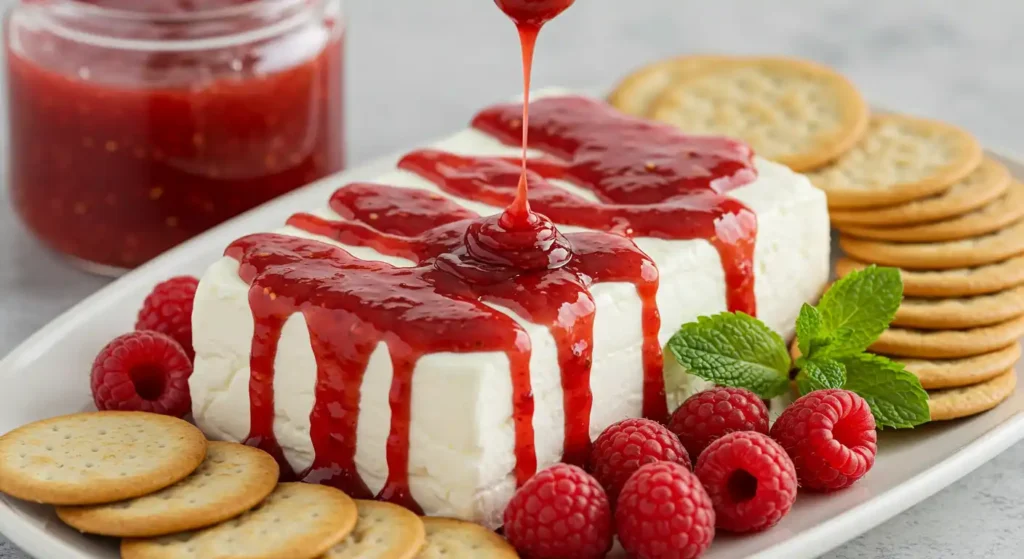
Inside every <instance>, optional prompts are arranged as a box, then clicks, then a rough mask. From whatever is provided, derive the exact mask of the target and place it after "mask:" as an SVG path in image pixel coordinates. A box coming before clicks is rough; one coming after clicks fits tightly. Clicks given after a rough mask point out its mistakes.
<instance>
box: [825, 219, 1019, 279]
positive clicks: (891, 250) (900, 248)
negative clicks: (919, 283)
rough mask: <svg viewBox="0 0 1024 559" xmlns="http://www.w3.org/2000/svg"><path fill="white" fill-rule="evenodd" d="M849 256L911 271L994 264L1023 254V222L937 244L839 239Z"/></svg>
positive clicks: (840, 237)
mask: <svg viewBox="0 0 1024 559" xmlns="http://www.w3.org/2000/svg"><path fill="white" fill-rule="evenodd" d="M839 246H840V247H841V248H842V249H843V252H845V253H846V254H847V255H849V256H852V257H853V258H856V259H858V260H863V261H865V262H873V263H875V264H881V265H884V266H897V267H900V268H906V269H910V270H949V269H953V268H971V267H975V266H983V265H986V264H994V263H996V262H1002V261H1004V260H1007V259H1010V258H1013V257H1015V256H1018V255H1021V254H1024V219H1021V220H1018V221H1016V222H1014V223H1012V224H1010V225H1008V226H1007V227H1004V228H1002V229H1000V230H999V231H996V232H994V233H989V234H988V235H982V236H979V237H970V238H967V239H960V240H957V241H944V242H935V243H895V242H889V241H872V240H870V239H858V238H856V237H850V236H848V235H840V236H839Z"/></svg>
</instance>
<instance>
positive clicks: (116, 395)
mask: <svg viewBox="0 0 1024 559" xmlns="http://www.w3.org/2000/svg"><path fill="white" fill-rule="evenodd" d="M191 374H192V361H190V360H189V358H188V355H185V350H183V349H181V346H180V345H178V342H176V341H174V340H173V339H171V337H170V336H166V335H164V334H161V333H160V332H149V331H145V330H144V331H141V332H132V333H130V334H125V335H123V336H119V337H117V338H114V341H112V342H110V343H109V344H107V346H106V347H104V348H103V350H102V351H100V354H99V355H97V356H96V360H95V361H94V362H93V364H92V397H93V401H94V402H95V403H96V407H97V408H99V409H101V410H129V411H148V412H153V413H160V414H164V415H173V416H174V417H182V416H184V415H186V414H187V413H189V412H190V411H192V398H191V397H190V396H189V391H188V377H189V376H190V375H191Z"/></svg>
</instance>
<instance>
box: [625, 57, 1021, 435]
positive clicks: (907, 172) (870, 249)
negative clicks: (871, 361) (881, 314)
mask: <svg viewBox="0 0 1024 559" xmlns="http://www.w3.org/2000/svg"><path fill="white" fill-rule="evenodd" d="M609 100H610V102H611V103H612V104H613V105H615V106H616V107H618V108H619V109H620V110H622V111H624V112H627V113H630V114H633V115H636V116H644V117H647V118H652V119H655V120H660V121H663V122H667V123H671V124H675V125H677V126H679V127H680V128H681V129H683V130H685V131H687V132H691V133H696V134H717V135H726V136H731V137H735V138H739V139H742V140H745V141H746V142H748V143H749V144H750V145H751V146H752V147H753V148H754V150H755V152H757V153H758V154H759V155H761V156H762V157H765V158H768V159H772V160H775V161H778V162H780V163H784V164H786V165H788V166H789V167H791V168H792V169H793V170H794V171H798V172H802V173H805V174H806V175H807V176H808V178H810V180H811V181H812V182H813V183H814V184H815V185H816V186H817V187H819V188H821V189H822V190H823V191H824V192H825V193H826V195H827V197H828V205H829V213H830V215H831V219H832V224H833V226H834V227H835V228H837V229H839V231H840V233H841V234H840V246H841V247H842V249H843V252H844V253H845V257H844V258H842V259H841V260H840V261H839V262H838V265H837V270H836V273H837V274H838V275H839V276H842V275H845V274H848V273H849V272H851V271H853V270H858V269H861V268H864V267H866V266H868V265H870V264H879V265H885V266H893V267H897V268H899V269H900V270H901V271H902V274H903V282H904V294H905V296H906V297H905V299H904V301H903V305H902V306H901V308H900V309H899V312H898V313H897V315H896V319H895V321H894V322H893V327H892V328H891V329H890V330H888V331H887V332H886V333H885V334H883V335H882V337H881V338H880V339H879V340H878V342H877V343H876V344H875V345H873V346H872V348H871V349H872V350H873V351H875V352H877V353H880V354H884V355H887V356H889V357H892V358H894V359H896V360H898V361H901V362H902V363H904V364H905V365H906V367H907V369H908V370H910V371H911V372H913V373H915V374H916V375H917V376H918V377H919V378H920V379H921V384H922V385H923V386H924V387H925V388H926V389H927V390H929V395H930V405H931V412H932V419H934V420H939V419H952V418H956V417H964V416H968V415H973V414H976V413H980V412H982V411H985V410H987V409H990V408H992V407H995V406H996V405H998V404H999V403H1000V402H1002V401H1003V400H1005V399H1006V398H1007V397H1008V396H1009V395H1010V394H1011V393H1012V391H1013V389H1014V386H1015V384H1016V376H1015V374H1014V371H1013V366H1014V364H1015V363H1016V362H1017V360H1018V359H1019V358H1020V355H1021V348H1020V345H1019V343H1018V341H1017V340H1018V339H1019V338H1020V337H1021V336H1022V335H1024V185H1021V184H1020V183H1018V182H1016V181H1014V180H1012V178H1011V177H1010V173H1009V172H1008V171H1007V169H1006V167H1005V166H1004V165H1003V164H1002V163H1000V162H999V161H997V160H995V159H993V158H990V157H987V156H985V155H984V154H983V152H982V149H981V146H980V145H979V144H978V142H977V140H975V138H974V137H973V136H972V135H971V134H970V133H968V132H966V131H964V130H961V129H960V128H958V127H956V126H952V125H949V124H945V123H941V122H935V121H930V120H925V119H921V118H916V117H910V116H905V115H898V114H890V113H885V114H872V113H871V111H870V110H869V108H868V106H867V104H866V103H865V101H864V99H863V97H862V96H861V95H860V93H858V91H857V89H856V87H854V86H853V85H852V84H851V83H850V82H849V81H848V80H847V79H846V78H844V77H843V76H842V75H840V74H838V73H837V72H835V71H834V70H831V69H829V68H826V67H823V66H820V65H818V64H814V63H812V62H807V61H802V60H795V59H788V58H766V57H729V56H687V57H681V58H676V59H670V60H664V61H661V62H657V63H655V64H651V65H649V66H647V67H644V68H641V69H640V70H638V71H636V72H634V73H633V74H632V75H630V76H628V77H627V78H626V79H625V80H623V81H622V83H620V84H619V86H618V87H617V88H616V89H615V91H614V92H613V93H612V95H611V97H610V99H609Z"/></svg>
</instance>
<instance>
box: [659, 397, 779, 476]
mask: <svg viewBox="0 0 1024 559" xmlns="http://www.w3.org/2000/svg"><path fill="white" fill-rule="evenodd" d="M668 428H669V429H671V430H672V432H673V433H675V434H676V436H678V437H679V440H680V441H682V442H683V446H685V447H686V450H687V451H688V452H689V453H690V457H691V458H694V459H696V458H698V457H700V453H701V452H704V449H705V448H707V447H708V445H709V444H711V442H712V441H714V440H715V439H717V438H719V437H721V436H722V435H725V434H726V433H732V432H734V431H757V432H758V433H764V434H766V435H767V434H768V407H767V406H765V405H764V402H763V401H762V400H761V399H760V398H758V397H757V395H756V394H754V393H753V392H751V391H749V390H743V389H742V388H730V387H724V386H723V387H717V388H712V389H711V390H705V391H704V392H698V393H697V394H694V395H693V396H690V397H689V398H687V399H686V401H685V402H683V405H681V406H679V409H677V410H676V411H675V413H673V414H672V419H671V420H669V422H668Z"/></svg>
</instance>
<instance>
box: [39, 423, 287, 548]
mask: <svg viewBox="0 0 1024 559" xmlns="http://www.w3.org/2000/svg"><path fill="white" fill-rule="evenodd" d="M277 478H278V465H277V462H276V461H275V460H274V458H273V457H271V456H270V455H269V454H267V453H266V452H263V451H262V450H260V449H258V448H253V447H250V446H246V445H243V444H238V443H227V442H210V443H209V446H208V448H207V450H206V460H203V463H202V464H201V465H200V466H199V469H197V470H196V471H195V472H193V473H192V474H191V475H189V476H188V477H187V478H185V479H183V480H181V481H179V482H178V483H176V484H174V485H172V486H170V487H167V488H165V489H161V490H160V491H157V492H156V493H152V494H149V495H145V496H143V497H138V498H136V499H132V500H128V501H120V502H117V503H111V504H109V505H96V506H88V507H58V508H57V516H58V517H60V519H61V520H63V521H64V522H65V523H67V524H68V525H70V526H72V527H74V528H77V529H78V530H80V531H82V532H87V533H90V534H100V535H103V536H115V537H120V538H145V537H153V536H163V535H165V534H174V533H176V532H185V531H188V530H196V529H198V528H204V527H206V526H211V525H213V524H217V523H218V522H223V521H225V520H228V519H230V518H234V517H236V516H238V515H240V514H242V513H243V512H245V511H247V510H249V509H251V508H252V507H254V506H256V505H257V504H259V503H260V501H262V500H263V499H264V498H265V497H266V496H267V495H269V494H270V492H271V491H273V490H274V487H275V486H276V485H277Z"/></svg>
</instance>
